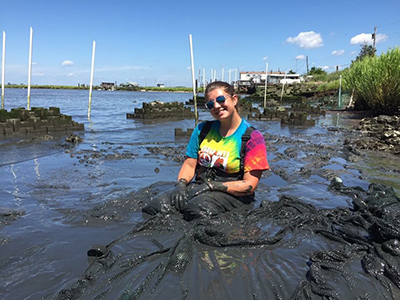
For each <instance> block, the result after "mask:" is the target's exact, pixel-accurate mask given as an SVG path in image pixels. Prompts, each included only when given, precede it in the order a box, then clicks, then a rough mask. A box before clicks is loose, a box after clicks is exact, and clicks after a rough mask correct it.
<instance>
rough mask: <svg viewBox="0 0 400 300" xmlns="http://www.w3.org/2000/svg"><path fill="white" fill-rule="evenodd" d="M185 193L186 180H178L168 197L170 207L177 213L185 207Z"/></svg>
mask: <svg viewBox="0 0 400 300" xmlns="http://www.w3.org/2000/svg"><path fill="white" fill-rule="evenodd" d="M188 196H189V195H188V191H187V181H186V179H183V178H181V179H179V181H178V182H177V183H176V184H175V188H174V190H173V191H172V193H171V195H170V201H171V205H172V206H174V207H175V208H176V209H177V210H178V211H181V209H182V208H183V207H184V206H185V205H186V203H187V201H188V199H189V197H188Z"/></svg>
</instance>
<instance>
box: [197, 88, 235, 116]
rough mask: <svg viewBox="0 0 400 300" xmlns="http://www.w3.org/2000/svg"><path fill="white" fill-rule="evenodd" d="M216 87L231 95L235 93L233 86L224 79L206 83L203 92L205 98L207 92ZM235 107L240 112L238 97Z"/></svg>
mask: <svg viewBox="0 0 400 300" xmlns="http://www.w3.org/2000/svg"><path fill="white" fill-rule="evenodd" d="M216 89H222V90H224V91H225V93H227V94H228V95H231V96H233V95H235V88H234V87H233V86H232V85H230V84H229V83H227V82H225V81H214V82H211V83H209V84H208V85H207V87H206V91H205V93H204V97H205V98H206V99H207V98H208V93H210V92H211V91H213V90H216ZM235 108H236V111H237V112H238V113H239V112H240V107H239V99H238V101H237V104H236V106H235Z"/></svg>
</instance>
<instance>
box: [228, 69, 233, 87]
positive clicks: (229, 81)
mask: <svg viewBox="0 0 400 300" xmlns="http://www.w3.org/2000/svg"><path fill="white" fill-rule="evenodd" d="M231 72H232V70H231V69H229V79H228V83H229V84H231Z"/></svg>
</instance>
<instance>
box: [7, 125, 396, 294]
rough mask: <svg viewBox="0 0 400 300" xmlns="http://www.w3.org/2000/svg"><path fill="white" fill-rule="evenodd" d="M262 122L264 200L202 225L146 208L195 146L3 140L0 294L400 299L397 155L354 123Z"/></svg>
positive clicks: (181, 141) (151, 142)
mask: <svg viewBox="0 0 400 300" xmlns="http://www.w3.org/2000/svg"><path fill="white" fill-rule="evenodd" d="M254 125H255V126H256V127H257V128H258V129H260V130H261V132H263V133H264V135H265V138H266V141H267V151H268V160H269V162H270V165H271V171H268V172H265V173H264V175H263V177H262V179H261V182H260V185H259V187H258V189H257V196H256V202H255V203H254V205H252V206H250V207H247V208H245V209H243V210H240V211H234V212H232V213H228V214H223V215H221V216H218V217H215V218H213V219H205V220H198V221H193V222H186V221H184V220H183V219H182V216H181V215H180V214H170V215H160V216H156V217H149V216H148V215H146V214H142V213H141V208H142V207H143V206H144V205H145V204H146V203H148V202H149V201H151V199H153V197H155V196H156V195H158V194H159V193H162V192H163V191H165V190H166V189H168V188H171V187H172V185H173V182H174V180H175V178H176V175H177V172H178V170H179V167H180V164H181V162H182V161H183V159H184V156H183V154H184V149H185V145H186V143H187V139H179V140H178V139H177V140H175V141H172V142H168V141H165V140H163V141H159V140H147V141H143V142H130V141H125V142H111V141H108V140H107V138H105V139H104V141H102V142H96V143H94V142H90V138H91V136H90V134H84V135H82V138H83V139H84V141H83V142H81V143H79V142H77V143H72V142H71V141H66V140H65V139H64V138H53V139H51V138H47V139H45V140H42V141H39V142H37V141H36V140H30V141H21V142H18V144H17V143H11V144H10V143H9V144H3V145H1V149H0V151H1V153H2V156H1V158H0V165H1V166H2V169H1V170H2V171H1V172H2V173H1V178H2V184H3V188H2V189H1V190H0V197H1V198H2V199H3V205H2V206H1V210H0V229H2V231H1V234H0V244H1V245H0V246H1V250H2V257H1V259H0V269H1V275H0V278H1V282H2V283H1V284H0V296H1V297H2V298H4V299H22V298H26V299H40V298H44V299H131V298H132V299H349V298H350V299H353V298H354V299H397V298H399V297H400V272H399V270H400V269H399V267H400V266H399V263H400V260H399V255H400V250H399V239H400V233H399V231H398V228H400V227H399V225H400V224H398V222H399V221H398V220H399V218H398V217H399V214H400V208H399V198H398V194H396V192H397V193H399V191H400V186H399V180H398V177H399V176H398V175H399V173H400V160H399V157H398V155H396V154H394V153H392V152H389V151H386V152H377V151H374V150H373V149H368V148H366V147H361V146H360V147H358V146H357V145H358V144H357V143H356V142H355V141H357V140H361V139H363V140H364V141H365V143H364V144H363V145H367V144H368V143H367V142H366V141H367V139H366V138H365V137H364V136H362V134H361V133H360V131H358V130H355V129H354V127H349V126H333V125H332V124H328V125H324V124H323V123H321V125H320V127H318V128H299V127H285V128H280V129H279V130H276V128H277V127H279V124H278V123H276V122H259V123H257V124H254ZM169 126H175V125H169ZM3 154H4V155H3ZM392 188H393V189H392ZM10 199H13V201H10ZM96 244H97V245H99V244H100V245H103V246H105V247H106V248H105V249H107V250H106V252H105V253H104V254H105V255H104V256H102V257H94V256H90V257H88V256H87V252H88V250H89V249H90V248H91V247H92V246H93V245H96ZM94 253H96V252H92V255H93V254H94Z"/></svg>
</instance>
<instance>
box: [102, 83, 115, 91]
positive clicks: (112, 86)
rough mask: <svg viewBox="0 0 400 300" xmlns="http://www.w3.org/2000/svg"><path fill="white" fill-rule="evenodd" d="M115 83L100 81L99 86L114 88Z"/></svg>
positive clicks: (105, 88) (108, 88)
mask: <svg viewBox="0 0 400 300" xmlns="http://www.w3.org/2000/svg"><path fill="white" fill-rule="evenodd" d="M116 85H117V83H116V82H102V83H101V84H100V87H101V88H102V89H103V90H112V91H113V90H115V86H116Z"/></svg>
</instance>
